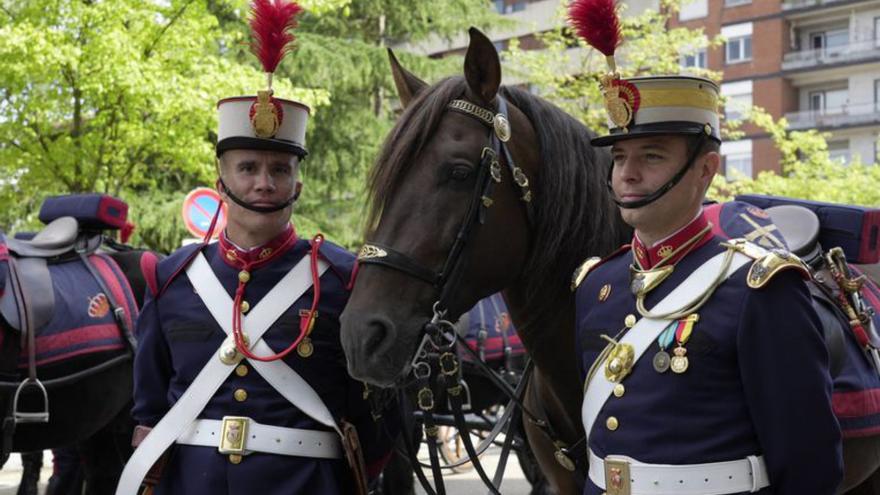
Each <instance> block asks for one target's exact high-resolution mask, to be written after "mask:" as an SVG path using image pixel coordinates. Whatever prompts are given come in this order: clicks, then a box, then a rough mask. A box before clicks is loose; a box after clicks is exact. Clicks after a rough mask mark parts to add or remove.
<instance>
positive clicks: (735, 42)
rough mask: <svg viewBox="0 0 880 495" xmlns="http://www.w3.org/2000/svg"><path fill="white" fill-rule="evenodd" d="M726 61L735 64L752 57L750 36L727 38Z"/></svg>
mask: <svg viewBox="0 0 880 495" xmlns="http://www.w3.org/2000/svg"><path fill="white" fill-rule="evenodd" d="M726 48H727V51H726V55H727V59H726V60H727V63H728V64H735V63H738V62H746V61H748V60H751V59H752V36H751V35H749V36H743V37H742V38H733V39H731V40H727V44H726Z"/></svg>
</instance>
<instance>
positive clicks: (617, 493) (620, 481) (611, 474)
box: [604, 458, 632, 495]
mask: <svg viewBox="0 0 880 495" xmlns="http://www.w3.org/2000/svg"><path fill="white" fill-rule="evenodd" d="M604 464H605V493H606V494H607V495H630V494H631V493H632V482H631V478H630V474H629V462H627V461H622V460H617V459H608V458H606V459H605V462H604Z"/></svg>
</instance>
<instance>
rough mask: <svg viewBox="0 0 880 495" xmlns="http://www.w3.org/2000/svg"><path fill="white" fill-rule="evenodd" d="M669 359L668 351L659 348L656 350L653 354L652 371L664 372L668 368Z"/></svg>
mask: <svg viewBox="0 0 880 495" xmlns="http://www.w3.org/2000/svg"><path fill="white" fill-rule="evenodd" d="M685 359H687V358H685ZM669 361H670V357H669V353H668V352H666V351H665V350H663V349H660V350H659V351H657V354H654V361H653V363H654V371H656V372H657V373H666V371H667V370H669Z"/></svg>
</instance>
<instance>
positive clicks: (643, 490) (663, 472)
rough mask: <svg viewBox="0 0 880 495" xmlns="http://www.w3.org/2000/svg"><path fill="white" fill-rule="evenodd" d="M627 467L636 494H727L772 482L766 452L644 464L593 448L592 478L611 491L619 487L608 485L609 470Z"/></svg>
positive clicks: (591, 461) (754, 488) (633, 494)
mask: <svg viewBox="0 0 880 495" xmlns="http://www.w3.org/2000/svg"><path fill="white" fill-rule="evenodd" d="M627 467H628V469H629V478H630V482H631V484H630V486H631V490H630V491H629V492H626V493H630V494H632V495H672V494H675V495H725V494H729V493H742V492H752V493H754V492H757V491H758V490H760V489H762V488H765V487H768V486H770V480H769V477H768V476H767V466H766V465H765V464H764V457H763V456H753V455H750V456H748V457H746V458H745V459H739V460H736V461H727V462H710V463H707V464H644V463H641V462H639V461H637V460H635V459H633V458H631V457H626V456H619V455H610V456H608V457H606V458H605V459H604V460H603V459H602V458H601V457H599V456H597V455H596V454H595V453H593V451H592V450H590V480H592V481H593V483H595V484H596V485H597V486H598V487H599V488H601V489H603V490H608V493H609V495H610V494H611V493H614V492H615V490H614V487H613V486H612V488H611V489H609V488H608V487H606V479H605V477H606V472H612V471H613V472H616V473H620V472H621V471H620V469H621V468H622V469H623V470H624V471H625V469H626V468H627ZM613 482H614V480H609V484H612V483H613ZM618 493H624V492H622V491H621V492H618Z"/></svg>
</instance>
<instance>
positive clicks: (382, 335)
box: [364, 318, 394, 357]
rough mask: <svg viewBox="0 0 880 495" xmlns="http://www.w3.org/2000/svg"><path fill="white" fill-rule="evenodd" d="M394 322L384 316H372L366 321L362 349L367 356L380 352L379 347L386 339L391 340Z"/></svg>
mask: <svg viewBox="0 0 880 495" xmlns="http://www.w3.org/2000/svg"><path fill="white" fill-rule="evenodd" d="M393 334H394V324H393V323H391V321H389V320H387V319H385V318H372V319H370V320H369V321H368V322H367V332H366V335H367V337H366V341H365V342H364V351H365V352H366V354H367V356H370V357H373V356H374V355H375V353H377V352H381V351H380V348H381V347H383V344H384V343H385V342H387V341H391V340H393Z"/></svg>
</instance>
